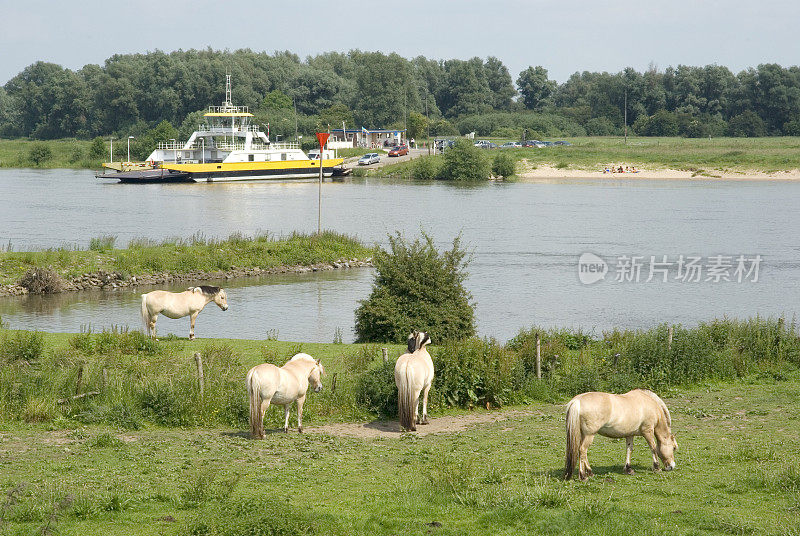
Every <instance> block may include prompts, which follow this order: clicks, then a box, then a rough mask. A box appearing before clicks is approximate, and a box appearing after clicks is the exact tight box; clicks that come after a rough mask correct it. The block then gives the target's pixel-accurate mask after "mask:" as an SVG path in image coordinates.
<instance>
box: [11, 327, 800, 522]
mask: <svg viewBox="0 0 800 536" xmlns="http://www.w3.org/2000/svg"><path fill="white" fill-rule="evenodd" d="M43 338H44V344H45V346H46V351H45V353H46V354H47V358H46V359H47V360H48V362H49V361H50V360H52V361H53V362H54V363H56V364H59V367H61V368H64V369H65V370H69V369H73V368H75V367H76V366H79V363H78V362H79V361H81V360H83V361H85V362H86V363H88V364H89V365H90V366H89V368H87V369H86V373H85V375H83V388H82V389H84V390H89V389H93V388H94V387H96V386H97V385H98V384H99V382H100V378H99V374H98V373H99V368H98V367H99V366H102V365H101V362H102V363H104V364H105V366H108V367H114V366H123V364H121V363H117V362H115V361H113V360H109V361H102V360H103V359H108V358H107V357H103V356H104V355H106V354H102V353H101V354H98V353H97V352H98V351H99V348H100V346H102V345H103V344H109V343H110V342H111V340H112V339H113V337H107V336H104V335H92V336H90V335H87V334H44V335H43ZM135 340H138V339H135ZM139 344H143V343H141V342H140V343H139ZM157 346H158V348H161V349H163V350H165V351H167V353H166V354H162V353H159V351H160V350H159V349H158V348H154V349H153V352H155V353H152V354H150V353H148V351H147V348H144V349H143V350H145V351H142V349H141V348H140V350H139V351H138V352H136V353H135V354H134V355H133V356H132V358H131V359H132V361H130V362H129V363H127V364H125V365H124V366H127V367H131V370H133V371H134V372H135V371H138V374H141V375H143V377H144V378H147V377H148V375H150V374H158V375H159V377H160V378H161V379H163V378H165V377H169V378H171V379H170V380H169V381H170V382H175V383H176V384H177V383H179V382H184V381H186V382H188V384H187V385H191V383H192V382H194V381H196V380H195V378H194V375H193V367H194V362H193V359H192V354H193V352H195V351H200V352H202V353H203V354H204V355H205V356H206V359H208V360H209V361H207V366H209V369H207V370H210V371H217V372H213V373H214V375H215V376H224V375H225V374H219V373H218V371H224V370H230V371H231V374H230V378H229V379H230V382H231V383H230V384H229V385H231V386H235V387H238V386H240V385H241V392H237V397H235V398H236V400H237V401H238V402H237V403H239V404H243V403H244V400H245V398H244V397H243V395H244V385H243V382H242V377H243V373H244V371H246V370H247V368H249V367H250V366H252V365H253V364H256V363H259V362H263V361H264V360H265V359H266V360H271V361H276V362H281V361H282V360H284V359H285V358H286V356H289V355H292V354H293V353H294V352H296V351H299V350H302V351H306V352H309V353H311V354H312V355H314V356H316V357H320V358H322V361H323V363H324V364H325V366H326V369H327V372H328V375H327V376H326V377H325V378H324V379H323V383H324V384H325V389H324V390H323V392H322V393H319V394H311V395H309V400H308V401H307V403H306V412H305V413H304V424H305V427H306V433H305V434H303V435H300V434H298V433H297V432H296V431H293V432H291V433H289V434H283V433H278V432H277V430H278V429H279V427H280V426H281V425H282V411H281V410H280V409H279V408H271V409H270V412H269V415H268V422H267V427H268V429H270V430H271V431H273V432H276V433H270V434H268V436H267V438H266V440H264V441H252V440H250V439H248V437H247V433H246V425H244V423H240V424H239V425H236V426H220V425H219V424H218V422H219V420H218V418H217V416H215V415H207V416H206V417H205V418H206V420H205V422H196V423H188V424H186V425H182V426H160V425H157V424H154V423H153V422H152V421H149V420H148V421H142V422H141V423H140V425H137V426H130V425H126V424H125V423H121V424H119V425H116V426H113V425H108V424H102V425H101V424H91V420H87V419H85V418H81V417H80V412H78V413H77V414H74V415H77V416H68V415H62V414H61V413H58V412H57V413H58V416H56V417H54V418H51V419H46V420H45V421H44V422H39V423H37V422H36V420H37V419H35V418H34V419H28V421H29V422H27V423H26V422H22V421H15V420H8V419H0V423H2V424H0V491H2V494H1V495H0V532H2V533H4V534H55V533H58V534H76V535H77V534H87V533H92V534H154V535H155V534H187V535H188V534H195V535H196V534H227V535H240V534H241V535H245V534H248V535H252V534H270V535H284V534H366V533H369V534H374V535H384V534H385V535H390V534H400V533H403V534H448V535H451V534H452V535H455V534H476V535H478V534H480V535H483V534H609V535H615V534H632V533H633V534H653V535H655V534H664V535H667V534H669V535H674V534H686V535H704V534H720V535H723V534H765V535H771V534H775V535H778V534H789V535H797V534H800V531H798V528H797V527H798V526H800V463H798V460H797V457H796V453H797V452H798V449H800V434H799V432H800V408H798V405H797V400H798V398H799V397H800V373H798V371H797V369H796V368H789V369H782V370H781V371H779V372H775V373H768V374H765V373H763V372H761V373H754V374H750V375H747V376H744V377H742V378H740V379H739V380H737V381H734V382H728V383H719V382H702V383H698V384H694V385H691V386H688V387H677V388H676V387H673V388H668V389H664V390H661V391H660V394H662V396H664V398H665V400H666V402H667V404H668V405H669V407H670V409H671V411H672V415H673V422H674V424H673V432H674V433H675V435H676V437H677V440H678V442H679V445H680V448H679V450H678V451H677V454H676V461H677V463H678V468H677V470H676V471H672V472H665V473H653V472H651V471H650V469H649V467H650V456H649V453H648V452H647V448H646V446H645V444H644V442H643V441H642V440H641V439H637V441H636V446H635V450H634V463H633V466H634V469H635V470H636V474H635V475H633V476H627V475H624V474H623V473H622V465H623V463H622V462H623V460H624V450H625V443H624V441H621V440H610V439H607V438H601V437H598V438H597V440H596V441H595V443H594V445H593V447H592V449H591V450H590V460H591V462H592V466H593V469H594V471H595V474H596V476H595V477H593V478H591V479H590V480H589V481H588V482H586V483H581V482H578V481H570V482H563V481H562V480H561V479H560V477H561V475H562V469H563V455H564V452H563V451H564V437H563V435H564V432H563V406H562V404H563V402H565V401H566V398H556V399H553V400H550V401H544V402H543V401H533V400H528V401H525V403H519V402H517V403H516V404H515V405H513V406H508V407H504V408H503V409H502V410H495V411H490V412H487V411H486V410H485V409H482V408H480V407H476V408H474V409H473V410H472V411H467V410H463V409H443V408H442V407H441V406H439V405H436V406H435V407H434V409H432V411H431V416H432V418H433V419H434V420H435V419H437V418H440V417H442V416H443V415H446V416H447V418H448V419H451V420H454V421H461V422H462V423H463V424H464V426H462V427H461V428H463V430H462V431H460V432H458V433H448V432H446V431H443V432H441V433H437V434H429V435H422V434H419V435H415V434H401V433H399V432H398V433H393V432H389V433H383V434H380V435H375V434H367V435H366V436H365V437H353V436H345V435H339V434H338V433H337V430H338V428H337V423H342V422H360V423H363V424H364V428H363V429H364V430H367V431H374V429H376V428H381V427H380V426H378V425H377V423H375V422H373V417H371V416H370V414H369V413H367V412H364V411H363V410H358V409H357V408H347V407H344V408H342V407H335V405H336V404H337V403H339V404H341V402H342V401H343V400H347V399H348V397H347V396H343V394H342V390H347V389H352V382H349V381H348V375H351V374H354V372H353V371H356V370H358V369H361V368H365V367H366V366H368V365H369V362H368V359H373V358H374V357H370V356H374V355H376V354H377V355H378V356H379V355H380V352H379V348H377V347H371V346H366V347H365V346H359V345H340V344H302V345H298V344H296V343H289V342H279V341H242V340H202V341H195V342H194V343H190V342H188V341H186V340H185V339H170V340H166V341H162V342H159V343H158V345H157ZM68 350H71V351H68ZM376 350H377V352H376ZM434 350H435V349H434ZM401 351H402V349H401V348H400V347H397V346H389V352H390V355H391V356H392V357H394V356H396V355H398V354H399V353H400V352H401ZM225 355H227V356H228V359H231V360H233V361H228V362H227V365H225V366H222V367H220V364H221V363H222V362H223V356H225ZM76 356H77V357H76ZM80 356H83V357H80ZM167 357H169V359H166V358H167ZM71 359H77V360H78V361H71ZM378 359H379V358H378ZM98 360H100V361H98ZM234 362H235V363H234ZM232 363H234V364H233V366H232V367H229V366H228V365H231V364H232ZM4 366H5V365H0V368H2V367H4ZM29 366H31V367H37V366H41V367H46V366H48V365H46V364H45V363H42V364H41V365H38V364H36V363H33V362H32V363H31V365H29ZM165 366H166V368H165ZM169 367H174V372H173V373H170V372H169V371H170V368H169ZM0 372H2V371H1V370H0ZM30 373H31V374H34V373H35V371H30ZM210 375H211V374H210V373H209V372H207V377H208V376H210ZM334 375H336V376H335V377H336V378H337V379H338V381H337V383H338V386H337V389H336V392H335V393H334V392H332V391H333V389H332V388H333V385H332V383H333V381H334V379H333V378H334ZM217 379H218V378H215V379H214V380H213V381H217ZM62 380H63V381H62ZM75 380H76V378H75V375H74V374H73V375H71V376H70V375H65V376H64V377H63V378H60V377H59V378H55V379H54V380H53V382H54V383H55V384H58V385H60V386H61V387H60V388H61V389H64V385H66V386H67V387H66V388H67V389H68V390H70V389H73V387H69V386H70V385H72V386H74V382H75ZM9 381H11V380H10V376H9V375H0V383H3V382H9ZM116 381H118V378H117V376H116V375H115V374H114V373H111V374H110V375H109V383H111V384H113V383H114V382H116ZM209 381H210V382H211V380H209ZM12 383H13V382H12ZM5 388H6V389H10V391H4V395H3V397H4V399H5V401H6V402H8V401H9V399H11V402H12V403H13V398H14V396H15V395H13V393H14V392H15V391H14V389H15V387H14V386H13V385H11V386H9V385H8V384H7V385H6V387H5ZM22 388H23V389H24V388H25V387H24V386H23V387H22ZM41 389H43V390H42V391H40V394H45V395H46V394H48V392H47V387H46V385H45V384H43V385H42V388H41ZM115 389H116V387H115ZM9 392H10V393H12V394H11V395H10V396H9V395H8V394H7V393H9ZM111 392H117V391H114V389H111ZM215 393H216V391H214V387H213V386H212V385H209V386H207V391H206V396H207V397H214V396H218V395H217V394H215ZM103 396H104V395H103V394H102V393H101V394H100V395H98V397H99V398H101V399H102V397H103ZM103 403H113V400H110V401H106V402H103ZM74 404H78V406H76V407H78V408H79V407H80V403H74ZM0 409H1V408H0ZM484 417H491V418H490V419H484ZM292 422H293V423H296V420H295V416H294V414H293V415H292ZM435 424H436V423H434V424H432V425H431V426H434V425H435ZM321 425H326V426H325V427H324V428H322V429H321V428H320V427H321ZM338 426H340V427H342V428H344V426H343V425H338ZM389 428H390V429H391V428H393V426H390V427H389ZM320 430H324V433H323V432H321V431H320ZM421 431H422V432H424V427H421Z"/></svg>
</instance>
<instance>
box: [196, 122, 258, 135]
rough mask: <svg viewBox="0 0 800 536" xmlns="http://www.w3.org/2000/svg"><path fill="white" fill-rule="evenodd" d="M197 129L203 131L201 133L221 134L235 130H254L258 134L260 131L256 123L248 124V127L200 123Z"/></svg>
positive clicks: (237, 131)
mask: <svg viewBox="0 0 800 536" xmlns="http://www.w3.org/2000/svg"><path fill="white" fill-rule="evenodd" d="M197 131H198V132H201V133H205V132H208V133H211V134H219V135H221V136H224V135H225V134H230V133H231V132H234V133H239V132H252V133H254V134H257V133H258V132H260V129H259V128H258V127H257V126H256V125H247V126H246V127H241V126H238V125H237V126H235V127H233V128H231V127H229V126H228V127H223V126H213V125H208V124H205V125H199V126H198V127H197Z"/></svg>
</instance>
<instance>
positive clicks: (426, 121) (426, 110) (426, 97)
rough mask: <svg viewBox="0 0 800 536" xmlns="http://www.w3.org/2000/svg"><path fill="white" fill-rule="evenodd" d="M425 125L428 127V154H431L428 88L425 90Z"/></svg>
mask: <svg viewBox="0 0 800 536" xmlns="http://www.w3.org/2000/svg"><path fill="white" fill-rule="evenodd" d="M425 127H426V128H427V129H428V156H430V155H431V118H430V117H428V90H425Z"/></svg>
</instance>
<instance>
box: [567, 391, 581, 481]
mask: <svg viewBox="0 0 800 536" xmlns="http://www.w3.org/2000/svg"><path fill="white" fill-rule="evenodd" d="M566 424H567V455H566V459H565V460H564V480H569V479H570V478H571V477H572V470H573V469H574V468H575V463H576V462H578V459H579V457H580V452H579V449H580V446H581V400H580V398H578V397H575V398H573V399H572V400H570V401H569V402H568V403H567V419H566Z"/></svg>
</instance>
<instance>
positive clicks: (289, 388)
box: [245, 354, 325, 439]
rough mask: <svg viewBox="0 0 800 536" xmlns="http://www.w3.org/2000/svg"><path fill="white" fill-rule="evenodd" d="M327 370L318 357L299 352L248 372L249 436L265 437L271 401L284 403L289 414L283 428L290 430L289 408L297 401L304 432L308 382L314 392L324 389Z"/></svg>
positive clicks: (263, 364) (301, 428)
mask: <svg viewBox="0 0 800 536" xmlns="http://www.w3.org/2000/svg"><path fill="white" fill-rule="evenodd" d="M322 374H325V369H324V368H323V366H322V363H320V360H319V359H316V360H315V359H314V358H313V357H311V356H310V355H308V354H297V355H295V356H294V357H292V358H291V359H290V360H289V361H288V362H287V363H286V364H285V365H283V366H282V367H280V368H278V367H276V366H275V365H273V364H271V363H262V364H261V365H256V366H255V367H253V368H251V369H250V371H249V372H248V373H247V379H246V380H245V382H246V384H247V397H248V399H249V402H250V436H251V437H252V438H253V439H264V414H265V413H266V412H267V409H268V408H269V405H270V404H278V405H282V406H283V408H284V411H285V413H286V415H285V420H284V423H283V431H284V432H288V431H289V410H290V409H291V407H292V404H293V403H294V402H295V400H296V401H297V431H298V432H302V431H303V403H304V402H305V400H306V392H307V391H308V386H309V384H310V385H311V388H312V389H313V390H314V392H315V393H318V392H320V391H322V381H321V380H320V376H321V375H322Z"/></svg>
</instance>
